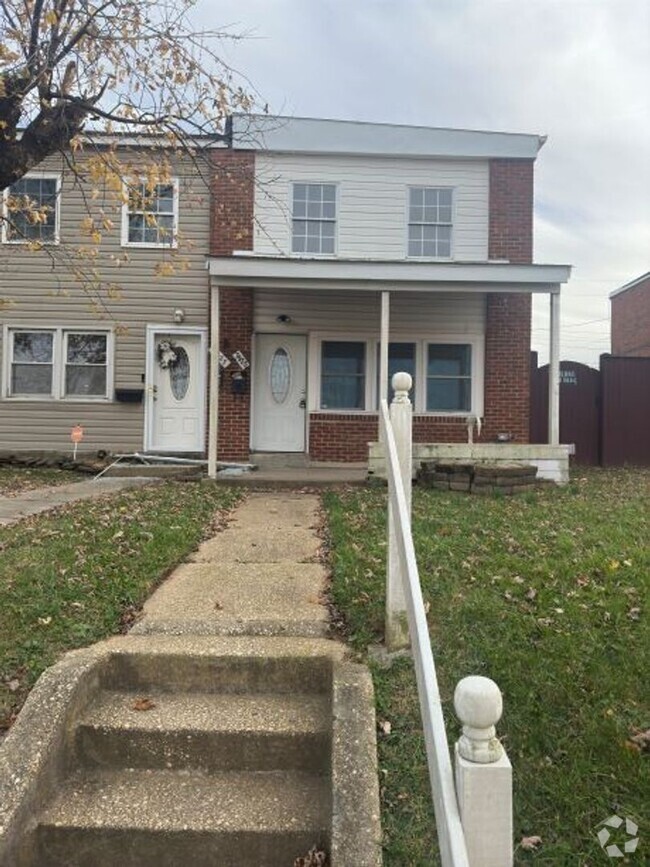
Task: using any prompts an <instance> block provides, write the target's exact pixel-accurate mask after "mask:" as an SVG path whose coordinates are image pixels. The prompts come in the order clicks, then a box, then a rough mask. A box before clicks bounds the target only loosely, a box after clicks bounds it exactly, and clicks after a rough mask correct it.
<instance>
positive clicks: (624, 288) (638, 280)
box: [609, 271, 650, 298]
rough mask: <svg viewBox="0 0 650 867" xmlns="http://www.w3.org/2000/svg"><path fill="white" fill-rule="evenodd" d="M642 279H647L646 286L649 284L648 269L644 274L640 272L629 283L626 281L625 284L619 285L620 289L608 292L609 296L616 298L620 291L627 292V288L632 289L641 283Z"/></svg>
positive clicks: (649, 272) (649, 274) (649, 273)
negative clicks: (638, 275) (639, 274)
mask: <svg viewBox="0 0 650 867" xmlns="http://www.w3.org/2000/svg"><path fill="white" fill-rule="evenodd" d="M644 280H648V286H650V271H648V272H647V273H646V274H642V275H641V276H640V277H637V278H636V279H635V280H632V281H631V282H630V283H626V284H625V286H621V288H620V289H615V290H614V291H613V292H610V293H609V297H610V298H616V296H617V295H620V294H621V293H622V292H627V290H628V289H634V287H635V286H638V285H639V283H643V281H644Z"/></svg>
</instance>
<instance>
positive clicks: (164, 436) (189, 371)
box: [145, 329, 206, 453]
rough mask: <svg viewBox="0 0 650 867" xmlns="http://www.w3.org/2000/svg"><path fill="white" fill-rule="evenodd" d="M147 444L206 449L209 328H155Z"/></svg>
mask: <svg viewBox="0 0 650 867" xmlns="http://www.w3.org/2000/svg"><path fill="white" fill-rule="evenodd" d="M149 346H150V353H149V376H148V386H149V387H148V388H147V390H146V393H147V420H146V425H145V428H146V433H145V447H146V448H147V450H148V451H159V452H180V453H182V452H193V453H202V452H203V451H204V447H205V388H206V386H205V380H206V376H205V355H206V352H205V332H204V330H199V329H196V331H195V332H193V333H190V332H182V333H181V332H177V331H176V332H174V331H171V332H166V331H152V332H151V333H150V340H149Z"/></svg>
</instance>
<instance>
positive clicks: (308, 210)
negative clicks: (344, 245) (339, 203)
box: [291, 184, 336, 255]
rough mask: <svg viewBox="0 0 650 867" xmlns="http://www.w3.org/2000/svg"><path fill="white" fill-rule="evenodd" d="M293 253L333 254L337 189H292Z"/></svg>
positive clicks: (325, 186)
mask: <svg viewBox="0 0 650 867" xmlns="http://www.w3.org/2000/svg"><path fill="white" fill-rule="evenodd" d="M292 217H293V232H292V242H291V249H292V251H293V252H294V253H317V254H318V253H320V254H325V255H331V254H333V253H334V246H335V236H336V185H335V184H294V185H293V211H292Z"/></svg>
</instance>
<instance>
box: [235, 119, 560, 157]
mask: <svg viewBox="0 0 650 867" xmlns="http://www.w3.org/2000/svg"><path fill="white" fill-rule="evenodd" d="M232 136H233V138H232V144H233V147H235V148H241V149H250V150H266V151H274V152H282V153H311V154H317V153H318V154H324V153H327V154H346V155H357V154H358V155H364V156H393V157H395V156H401V157H420V158H425V157H465V158H478V159H488V158H490V157H494V158H499V157H501V158H513V159H535V157H536V156H537V152H538V151H539V149H540V148H541V147H542V145H543V144H544V142H545V141H546V137H545V136H539V135H527V134H523V133H507V132H486V131H483V130H466V129H443V128H437V127H424V126H401V125H397V124H389V123H363V122H357V121H348V120H329V119H325V118H312V117H271V116H267V115H243V114H236V115H233V117H232Z"/></svg>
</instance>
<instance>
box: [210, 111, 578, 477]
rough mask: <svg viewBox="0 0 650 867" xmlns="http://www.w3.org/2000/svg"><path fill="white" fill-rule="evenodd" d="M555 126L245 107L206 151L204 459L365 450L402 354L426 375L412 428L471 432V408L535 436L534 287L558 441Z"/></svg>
mask: <svg viewBox="0 0 650 867" xmlns="http://www.w3.org/2000/svg"><path fill="white" fill-rule="evenodd" d="M543 144H544V139H543V138H541V137H539V136H536V135H520V134H505V133H493V132H473V131H465V130H452V129H432V128H422V127H405V126H392V125H387V124H370V123H356V122H343V121H334V120H318V119H306V118H291V119H289V118H251V117H237V116H235V117H234V118H233V119H232V122H231V125H230V140H229V147H227V148H224V149H220V150H214V151H213V160H214V162H215V167H216V168H217V171H216V172H215V176H214V178H215V179H214V186H213V197H212V207H213V222H212V232H213V234H212V256H211V258H210V260H209V270H210V282H211V334H212V345H213V347H214V348H215V351H213V352H212V353H211V357H212V367H211V381H212V383H213V388H212V390H211V395H212V396H211V411H210V413H209V415H210V420H211V422H210V434H211V436H210V449H209V454H210V467H211V470H212V471H213V472H214V468H215V461H216V459H217V456H218V458H219V459H220V460H247V459H248V457H249V454H250V453H251V452H253V453H262V452H279V453H304V454H305V455H306V456H308V458H309V459H311V460H312V461H365V460H366V459H367V457H368V444H369V443H371V442H373V441H375V440H377V427H378V405H379V400H380V397H381V396H384V395H388V392H389V381H390V377H391V375H392V374H393V373H394V372H396V371H397V370H404V371H407V372H409V373H410V374H411V376H412V377H413V382H414V388H413V393H412V400H413V405H414V441H415V442H416V443H466V442H467V436H468V433H467V422H468V417H470V416H476V417H478V418H481V419H482V433H481V441H482V442H495V441H497V440H500V441H504V440H505V441H510V442H512V443H516V444H522V443H528V429H529V370H530V338H531V300H532V295H533V294H534V293H540V292H541V293H547V294H549V295H550V296H551V365H552V367H553V369H554V370H555V376H554V377H553V376H552V377H551V380H552V382H553V383H554V384H553V386H552V392H551V401H550V406H551V410H550V415H551V419H550V432H551V438H550V439H549V443H551V444H552V445H555V444H557V443H558V442H559V441H558V424H557V414H558V403H557V400H558V397H557V388H556V384H557V382H558V378H559V374H558V365H559V353H558V346H559V344H558V339H559V293H560V287H561V284H562V283H564V282H566V280H567V279H568V277H569V270H570V269H569V268H568V267H567V266H563V265H537V264H532V255H533V243H532V242H533V167H534V162H535V159H536V157H537V153H538V151H539V149H540V147H541V146H542V145H543ZM217 347H218V348H219V350H220V353H221V354H220V355H219V353H218V352H217V351H216V348H217ZM236 359H239V362H241V363H238V361H237V360H236ZM220 362H221V363H220ZM248 364H250V366H247V365H248ZM224 365H227V366H224ZM217 382H219V383H220V386H219V388H217V387H216V384H217ZM217 442H218V446H217ZM536 448H538V449H539V447H536Z"/></svg>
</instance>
